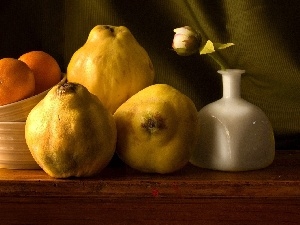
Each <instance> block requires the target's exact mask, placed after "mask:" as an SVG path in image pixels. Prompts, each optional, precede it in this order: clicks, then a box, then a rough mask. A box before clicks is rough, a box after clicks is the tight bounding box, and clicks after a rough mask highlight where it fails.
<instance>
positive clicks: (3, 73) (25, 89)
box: [0, 58, 35, 106]
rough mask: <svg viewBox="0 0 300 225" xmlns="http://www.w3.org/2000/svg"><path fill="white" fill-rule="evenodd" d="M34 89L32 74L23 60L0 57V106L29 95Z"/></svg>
mask: <svg viewBox="0 0 300 225" xmlns="http://www.w3.org/2000/svg"><path fill="white" fill-rule="evenodd" d="M34 91H35V79H34V74H33V72H32V70H31V69H30V68H29V67H28V66H27V65H26V64H25V63H24V62H22V61H20V60H17V59H14V58H2V59H0V106H2V105H6V104H10V103H13V102H17V101H20V100H23V99H25V98H28V97H31V96H32V95H33V94H34Z"/></svg>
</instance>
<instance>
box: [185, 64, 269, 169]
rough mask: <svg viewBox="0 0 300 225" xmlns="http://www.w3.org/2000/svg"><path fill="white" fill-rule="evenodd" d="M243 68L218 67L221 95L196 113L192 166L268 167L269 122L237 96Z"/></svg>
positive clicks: (224, 167) (212, 167) (258, 109)
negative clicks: (196, 131) (197, 136)
mask: <svg viewBox="0 0 300 225" xmlns="http://www.w3.org/2000/svg"><path fill="white" fill-rule="evenodd" d="M244 72H245V71H244V70H238V69H228V70H220V71H218V73H220V74H222V82H223V97H222V98H221V99H220V100H218V101H215V102H213V103H211V104H208V105H207V106H205V107H203V108H202V109H201V110H200V111H199V112H198V118H199V138H198V144H197V147H196V149H195V151H194V152H193V155H192V157H191V160H190V161H191V163H192V164H193V165H195V166H198V167H202V168H208V169H214V170H222V171H246V170H255V169H261V168H265V167H267V166H269V165H270V164H271V163H272V162H273V160H274V156H275V141H274V133H273V128H272V126H271V123H270V121H269V119H268V118H267V116H266V115H265V113H264V112H263V111H262V110H261V109H260V108H258V107H257V106H255V105H253V104H251V103H249V102H248V101H246V100H244V99H242V98H241V95H240V81H241V74H242V73H244Z"/></svg>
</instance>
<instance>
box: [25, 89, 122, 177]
mask: <svg viewBox="0 0 300 225" xmlns="http://www.w3.org/2000/svg"><path fill="white" fill-rule="evenodd" d="M68 84H71V85H70V86H69V87H64V88H62V85H56V86H54V87H53V88H52V89H51V90H50V91H49V93H48V94H47V95H46V97H45V98H44V99H43V100H42V101H40V102H39V103H38V104H37V105H36V106H35V107H34V108H33V109H32V111H31V112H30V114H29V115H28V118H27V120H26V126H25V138H26V143H27V145H28V147H29V150H30V152H31V154H32V156H33V158H34V159H35V160H36V162H37V163H38V164H39V165H40V167H41V168H42V169H43V170H44V171H45V172H46V173H47V174H48V175H50V176H52V177H55V178H68V177H89V176H93V175H95V174H97V173H98V172H100V171H101V170H102V169H103V168H104V167H106V166H107V165H108V163H109V162H110V160H111V158H112V157H113V155H114V152H115V145H116V137H117V133H116V124H115V121H114V119H113V116H112V115H111V114H110V113H109V112H108V111H107V110H106V108H105V107H104V106H103V105H102V103H101V102H100V101H99V99H98V98H97V97H96V96H94V95H92V94H90V93H89V92H88V90H87V89H86V88H85V87H84V86H82V85H80V84H72V83H65V84H63V85H65V86H67V85H68Z"/></svg>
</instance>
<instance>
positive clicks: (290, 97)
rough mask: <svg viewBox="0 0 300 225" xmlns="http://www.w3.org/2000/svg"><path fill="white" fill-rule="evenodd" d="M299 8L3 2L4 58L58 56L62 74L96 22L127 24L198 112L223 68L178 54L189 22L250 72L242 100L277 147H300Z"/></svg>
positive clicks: (214, 91)
mask: <svg viewBox="0 0 300 225" xmlns="http://www.w3.org/2000/svg"><path fill="white" fill-rule="evenodd" d="M299 11H300V3H299V1H298V0H286V1H270V0H251V1H243V0H163V1H161V0H89V1H83V0H65V1H63V0H43V1H41V0H24V1H18V0H5V1H1V5H0V13H1V14H0V29H1V33H0V57H18V56H19V55H21V54H22V53H24V52H26V51H30V50H44V51H46V52H48V53H50V54H51V55H53V56H54V57H55V58H56V59H57V60H58V62H59V64H60V66H61V68H62V70H63V71H65V70H66V67H67V65H68V62H69V60H70V58H71V56H72V54H73V53H74V52H75V51H76V50H77V49H78V48H79V47H80V46H82V45H83V44H84V42H85V41H86V38H87V36H88V33H89V31H90V30H91V29H92V28H93V27H94V26H95V25H98V24H110V25H116V26H118V25H124V26H127V27H128V28H129V29H130V30H131V32H132V33H133V35H134V36H135V37H136V39H137V40H138V41H139V43H140V44H141V45H142V46H143V47H144V48H145V49H146V50H147V51H148V53H149V55H150V57H151V59H152V61H153V64H154V67H155V70H156V80H155V82H157V83H168V84H170V85H172V86H174V87H175V88H177V89H179V90H180V91H182V92H183V93H185V94H186V95H188V96H189V97H190V98H191V99H192V100H193V101H194V102H195V104H196V106H197V108H198V110H200V109H201V108H202V107H203V106H204V105H206V104H208V103H210V102H212V101H215V100H217V99H219V98H220V97H221V95H222V86H221V77H220V75H218V74H217V73H216V70H217V69H218V66H217V65H215V64H214V62H212V61H211V60H210V59H209V58H207V57H206V56H199V55H193V56H189V57H181V56H178V55H176V54H175V52H174V51H172V48H171V44H172V39H173V35H174V33H173V29H174V28H177V27H181V26H185V25H189V26H192V27H194V28H195V29H197V30H198V31H200V32H201V33H202V34H203V35H204V36H205V37H206V38H209V39H210V40H212V41H214V42H234V43H235V46H234V47H231V48H229V49H226V50H224V51H223V52H221V56H222V57H223V58H224V59H225V60H226V61H227V62H228V64H229V65H230V66H231V67H232V68H239V69H245V70H246V74H244V75H243V77H242V96H243V97H244V98H245V99H246V100H248V101H249V102H251V103H253V104H255V105H257V106H259V107H260V108H261V109H262V110H263V111H264V112H265V113H266V114H267V116H268V117H269V118H270V120H271V122H272V125H273V128H274V132H275V135H276V147H277V149H292V148H294V149H297V148H298V149H300V141H299V139H300V138H299V137H300V70H299V67H300V61H299V58H300V44H299V42H300V29H299V28H300V27H299V24H300V14H299Z"/></svg>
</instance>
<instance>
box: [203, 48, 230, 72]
mask: <svg viewBox="0 0 300 225" xmlns="http://www.w3.org/2000/svg"><path fill="white" fill-rule="evenodd" d="M208 55H209V56H210V57H211V58H212V59H213V60H214V61H215V62H216V63H217V64H218V65H219V66H220V67H221V70H226V69H228V65H227V63H226V62H225V61H224V60H223V59H222V58H221V57H220V56H219V55H218V54H217V53H216V52H213V53H209V54H208Z"/></svg>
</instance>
